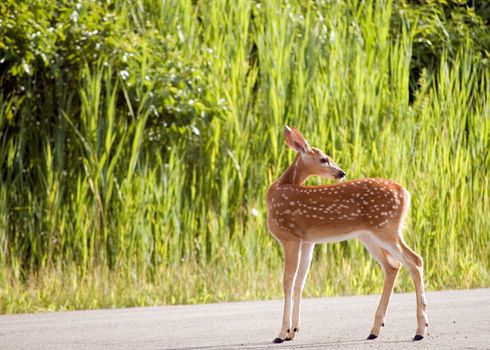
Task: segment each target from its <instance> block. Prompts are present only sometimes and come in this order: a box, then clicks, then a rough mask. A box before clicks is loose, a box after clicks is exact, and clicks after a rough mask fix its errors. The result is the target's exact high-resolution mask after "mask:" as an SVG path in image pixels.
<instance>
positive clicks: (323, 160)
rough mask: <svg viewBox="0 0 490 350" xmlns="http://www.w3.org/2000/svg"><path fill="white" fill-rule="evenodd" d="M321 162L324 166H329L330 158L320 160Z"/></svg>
mask: <svg viewBox="0 0 490 350" xmlns="http://www.w3.org/2000/svg"><path fill="white" fill-rule="evenodd" d="M320 162H321V163H323V164H328V163H329V161H328V158H327V157H325V158H320Z"/></svg>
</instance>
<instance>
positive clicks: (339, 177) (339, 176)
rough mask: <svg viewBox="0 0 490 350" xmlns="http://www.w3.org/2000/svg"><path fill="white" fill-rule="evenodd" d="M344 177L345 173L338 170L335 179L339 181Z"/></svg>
mask: <svg viewBox="0 0 490 350" xmlns="http://www.w3.org/2000/svg"><path fill="white" fill-rule="evenodd" d="M344 176H345V173H344V171H343V170H339V172H338V173H337V179H341V178H343V177H344Z"/></svg>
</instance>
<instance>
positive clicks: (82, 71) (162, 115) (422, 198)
mask: <svg viewBox="0 0 490 350" xmlns="http://www.w3.org/2000/svg"><path fill="white" fill-rule="evenodd" d="M476 10H478V11H476ZM401 11H403V12H401ZM472 11H473V9H472V8H469V7H466V6H462V7H461V8H460V7H459V6H457V5H455V4H454V3H451V4H450V5H448V4H446V3H441V2H438V3H437V4H436V2H423V3H420V2H419V3H417V4H416V5H413V4H410V6H409V5H407V4H406V3H404V2H394V3H392V1H390V0H379V1H363V2H360V1H299V0H298V1H288V2H286V1H279V0H265V1H260V2H251V1H248V0H238V1H225V0H218V1H193V0H184V1H182V0H173V1H172V0H170V1H163V2H162V1H150V0H141V1H132V2H127V1H113V2H110V1H95V0H80V1H78V2H74V3H72V2H70V1H61V0H60V1H48V0H45V1H22V2H14V1H11V0H7V1H4V2H3V3H1V4H0V19H1V22H0V34H1V35H0V62H1V63H0V70H1V77H0V87H1V93H0V165H1V170H0V175H1V176H0V182H1V183H0V230H1V231H0V310H1V311H2V312H23V311H36V310H43V309H73V308H95V307H108V306H132V305H151V304H158V303H196V302H210V301H224V300H243V299H254V298H271V297H279V296H280V295H281V285H280V280H281V277H280V276H281V272H280V271H281V268H282V256H281V251H280V247H279V245H278V244H277V243H276V242H275V241H274V239H272V237H271V236H270V235H269V234H268V233H267V227H266V220H265V215H266V213H265V203H264V194H265V191H266V189H267V186H268V185H269V183H270V182H271V181H273V180H274V179H275V178H277V177H278V176H279V175H280V174H281V172H282V171H283V170H284V169H285V167H286V166H287V165H288V164H289V162H290V161H291V160H292V158H293V154H291V152H289V151H288V150H287V148H286V147H285V146H284V144H283V141H282V129H283V125H284V124H285V123H287V124H290V125H295V126H297V127H299V128H300V129H301V130H302V131H303V133H304V134H305V135H306V136H307V137H308V138H309V141H310V143H311V144H312V145H316V146H319V147H321V148H323V149H325V151H326V152H327V153H328V154H329V155H331V156H332V157H333V159H335V160H336V161H337V162H338V163H339V164H340V165H341V166H342V167H343V168H344V170H346V172H347V174H348V177H349V178H359V177H365V176H380V177H386V178H392V179H394V180H396V181H399V182H400V183H402V184H404V185H405V186H406V187H407V188H408V190H409V191H410V192H411V194H412V203H413V205H412V210H411V213H410V216H409V222H408V227H407V232H406V239H407V241H408V242H409V244H410V245H411V246H413V247H414V249H415V250H417V251H418V252H420V253H421V254H422V256H423V257H424V259H425V270H426V276H427V283H428V285H429V288H431V289H439V288H467V287H482V286H488V281H489V280H490V278H489V277H490V261H489V260H488V259H487V257H488V256H489V255H490V246H489V244H488V241H489V238H490V237H489V234H490V230H489V227H490V221H489V220H490V218H489V216H488V215H486V213H488V212H489V209H490V192H489V189H490V183H489V178H488V169H489V168H490V156H489V152H488V149H489V148H490V118H489V116H490V105H489V101H490V85H489V81H490V75H489V74H490V73H489V70H488V56H486V55H487V53H486V52H487V51H485V50H487V49H486V47H487V46H486V45H487V44H485V42H487V41H485V40H487V36H486V35H487V34H488V32H487V29H486V28H483V27H482V26H481V24H482V23H483V22H482V21H485V18H484V15H483V14H484V13H485V12H484V11H485V8H484V7H478V8H476V7H475V11H476V12H475V13H473V12H472ZM478 16H480V17H478ZM439 29H440V30H439ZM446 32H447V33H448V35H449V36H447V35H446ZM38 33H40V34H38ZM426 40H430V41H431V43H432V44H431V45H429V46H427V45H426ZM410 84H412V87H410ZM410 95H412V96H411V98H410ZM318 182H319V180H318V179H313V180H311V182H310V183H318ZM381 279H382V272H381V271H380V269H379V268H377V267H376V262H375V261H374V260H373V259H371V258H370V257H369V255H368V254H367V253H366V252H365V251H364V249H363V248H362V246H360V245H359V244H358V243H357V242H344V243H339V244H332V245H328V246H325V245H324V246H318V247H317V249H316V253H315V259H314V262H313V268H312V272H311V275H310V277H309V282H308V284H307V291H306V294H307V295H309V296H319V295H332V294H339V293H343V294H346V293H348V294H350V293H372V292H379V291H380V285H381V282H380V281H381ZM410 288H412V287H411V281H410V278H409V276H408V274H402V275H401V276H400V281H399V283H398V285H397V290H399V291H402V290H403V291H405V290H410Z"/></svg>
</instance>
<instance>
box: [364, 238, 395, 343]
mask: <svg viewBox="0 0 490 350" xmlns="http://www.w3.org/2000/svg"><path fill="white" fill-rule="evenodd" d="M360 241H361V242H362V244H363V245H364V246H365V247H366V249H367V250H368V252H369V253H370V254H371V255H372V257H373V258H374V259H375V260H376V261H377V262H378V263H379V264H380V265H381V268H382V269H383V273H384V286H383V294H382V295H381V299H380V301H379V305H378V308H377V309H376V314H375V316H374V322H373V327H372V328H371V333H370V334H369V336H368V337H367V339H368V340H371V339H376V338H377V337H378V336H379V333H380V332H381V328H382V327H384V325H385V323H384V322H385V316H386V311H387V309H388V304H389V302H390V298H391V294H392V293H393V286H394V285H395V281H396V277H397V276H398V271H399V270H400V266H401V264H400V263H399V262H398V261H397V260H396V259H395V258H393V256H392V255H391V254H390V253H388V251H387V250H386V249H383V248H381V247H380V246H379V245H377V244H376V243H375V242H374V241H373V240H372V239H371V238H369V237H363V238H360Z"/></svg>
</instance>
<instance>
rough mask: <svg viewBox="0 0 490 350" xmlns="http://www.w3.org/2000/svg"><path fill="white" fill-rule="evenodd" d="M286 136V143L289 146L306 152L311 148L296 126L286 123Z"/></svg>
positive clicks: (300, 151)
mask: <svg viewBox="0 0 490 350" xmlns="http://www.w3.org/2000/svg"><path fill="white" fill-rule="evenodd" d="M284 138H285V139H286V143H287V145H288V146H289V148H291V149H293V150H295V151H296V152H299V153H302V154H305V153H306V152H308V151H309V150H310V146H308V142H306V140H305V138H304V137H303V135H301V133H300V132H299V131H298V129H296V128H290V127H289V126H287V125H286V126H285V128H284Z"/></svg>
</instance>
